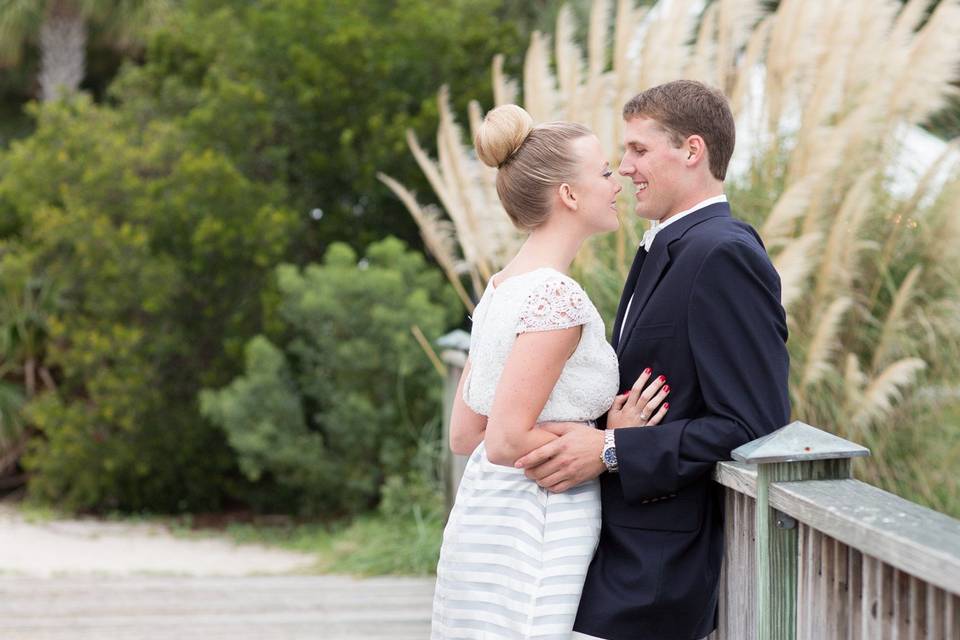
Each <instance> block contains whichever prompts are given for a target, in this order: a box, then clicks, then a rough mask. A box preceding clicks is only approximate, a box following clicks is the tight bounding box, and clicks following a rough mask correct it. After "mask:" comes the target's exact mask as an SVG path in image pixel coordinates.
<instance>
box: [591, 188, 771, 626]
mask: <svg viewBox="0 0 960 640" xmlns="http://www.w3.org/2000/svg"><path fill="white" fill-rule="evenodd" d="M631 295H633V302H632V303H631V305H630V315H629V316H628V317H626V318H624V317H623V316H624V313H625V308H626V306H627V301H628V300H629V299H630V297H631ZM613 336H614V340H613V346H614V348H615V350H616V352H617V355H618V357H619V360H620V388H621V390H625V389H628V388H630V387H631V386H632V385H633V383H634V381H635V380H636V379H637V378H638V377H639V375H640V373H641V372H642V371H643V370H644V369H645V368H646V367H650V368H652V369H653V371H654V373H655V374H662V375H664V376H666V378H667V381H668V384H669V385H670V389H671V391H670V395H669V396H668V402H669V403H670V410H669V412H668V413H667V415H666V418H665V419H664V420H665V421H664V422H663V423H662V424H660V425H658V426H656V427H635V428H624V429H618V430H617V431H616V432H615V439H616V445H617V457H618V459H619V464H620V472H619V473H616V474H610V473H604V474H603V475H602V476H601V477H600V483H601V488H602V504H603V516H602V517H603V524H602V530H601V534H600V544H599V547H598V549H597V553H596V555H595V556H594V559H593V561H592V563H591V565H590V569H589V571H588V573H587V580H586V584H585V586H584V591H583V596H582V598H581V600H580V608H579V612H578V615H577V623H576V627H575V628H576V630H577V631H580V632H582V633H586V634H589V635H593V636H598V637H600V638H606V639H608V640H694V639H699V638H702V637H705V636H706V635H708V634H709V633H710V632H711V631H712V630H713V629H714V628H715V626H716V611H717V595H718V593H717V589H718V581H719V575H720V563H721V560H722V558H723V522H722V518H723V513H722V501H721V497H722V494H721V492H720V488H719V487H718V486H717V485H716V484H715V483H714V482H713V481H712V471H713V468H714V464H715V463H716V462H718V461H720V460H729V459H730V451H731V450H732V449H735V448H737V447H739V446H740V445H742V444H744V443H746V442H749V441H751V440H754V439H756V438H759V437H760V436H763V435H766V434H768V433H770V432H771V431H774V430H776V429H778V428H780V427H782V426H783V425H785V424H787V422H788V420H789V416H790V402H789V398H788V393H787V374H788V369H789V359H788V356H787V348H786V340H787V326H786V316H785V313H784V310H783V306H782V305H781V303H780V278H779V276H778V275H777V272H776V271H775V270H774V268H773V265H772V264H771V263H770V260H769V258H768V256H767V253H766V250H765V249H764V247H763V243H762V242H761V240H760V237H759V236H758V235H757V233H756V232H755V231H754V230H753V228H752V227H750V226H749V225H747V224H745V223H743V222H740V221H739V220H736V219H734V218H733V217H731V215H730V207H729V206H728V205H727V203H719V204H713V205H709V206H707V207H705V208H703V209H701V210H699V211H695V212H693V213H691V214H689V215H687V216H685V217H684V218H681V219H680V220H677V221H676V222H674V223H672V224H670V225H669V226H668V227H665V228H664V229H663V230H662V231H660V232H659V233H658V235H657V237H656V240H655V241H654V243H653V246H652V247H651V249H650V253H649V255H647V253H646V251H644V250H642V249H641V250H640V251H639V252H638V254H637V257H636V259H635V260H634V263H633V267H632V268H631V270H630V275H629V276H628V278H627V283H626V286H625V288H624V291H623V295H622V297H621V300H620V309H619V311H618V312H617V319H616V322H615V323H614V328H613Z"/></svg>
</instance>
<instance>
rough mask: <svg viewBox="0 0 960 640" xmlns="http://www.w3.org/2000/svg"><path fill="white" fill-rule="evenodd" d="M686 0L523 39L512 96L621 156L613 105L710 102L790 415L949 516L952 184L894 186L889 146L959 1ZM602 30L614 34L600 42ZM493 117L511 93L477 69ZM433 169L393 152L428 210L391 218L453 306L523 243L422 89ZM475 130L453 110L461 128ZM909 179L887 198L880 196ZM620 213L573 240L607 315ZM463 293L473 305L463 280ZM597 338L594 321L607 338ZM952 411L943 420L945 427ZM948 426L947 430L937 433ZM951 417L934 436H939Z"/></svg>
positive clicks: (934, 98)
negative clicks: (431, 266)
mask: <svg viewBox="0 0 960 640" xmlns="http://www.w3.org/2000/svg"><path fill="white" fill-rule="evenodd" d="M702 5H703V3H700V2H697V1H695V0H672V1H670V2H667V1H661V2H658V3H656V4H655V5H653V6H652V7H642V8H638V7H635V6H634V5H633V2H631V0H620V1H619V2H618V3H617V5H616V9H615V12H614V10H613V7H612V6H611V3H610V2H608V1H606V0H598V1H597V2H595V3H594V5H593V11H592V14H591V20H590V29H589V36H588V41H587V43H586V47H585V49H586V50H585V51H584V49H583V48H582V47H581V46H579V45H578V44H577V43H575V42H574V40H573V36H572V34H573V33H574V31H575V28H574V27H575V25H574V24H573V22H572V20H573V18H572V13H571V12H570V11H568V10H566V9H565V10H563V11H561V13H560V16H559V19H558V21H557V28H556V34H555V36H554V37H553V38H552V42H551V38H550V37H549V36H546V35H543V34H540V33H534V34H533V36H532V38H531V43H530V47H529V49H528V51H527V55H526V62H525V65H524V78H523V82H522V87H523V95H524V105H525V107H526V108H527V109H528V110H529V111H530V112H531V114H532V115H533V116H534V118H535V119H537V120H540V121H546V120H553V119H566V120H574V121H578V122H583V123H585V124H587V125H589V126H590V127H591V128H592V129H593V130H594V131H595V132H597V134H598V136H599V137H600V139H601V142H602V143H603V145H604V147H605V149H606V150H607V153H608V155H609V157H610V160H611V162H613V163H616V162H617V161H618V154H619V151H620V144H619V140H620V136H621V134H622V122H621V118H620V108H621V106H622V104H623V103H624V102H625V101H626V100H627V99H628V98H629V97H630V96H632V95H633V94H635V93H636V92H638V91H640V90H642V89H644V88H646V87H649V86H651V85H654V84H657V83H660V82H663V81H667V80H670V79H674V78H678V77H688V78H695V79H700V80H703V81H705V82H707V83H709V84H712V85H714V86H718V87H721V88H722V89H723V90H724V91H725V92H726V93H727V95H728V96H729V97H730V101H731V105H732V107H733V109H734V113H735V115H736V117H737V122H738V132H739V144H738V147H737V152H736V155H735V157H734V164H733V175H732V177H731V178H730V179H728V183H727V191H728V195H729V196H730V199H731V201H732V203H733V208H734V211H735V214H736V215H738V216H739V217H741V218H743V219H745V220H747V221H749V222H751V223H752V224H754V225H755V226H756V227H757V228H758V230H760V232H761V235H762V237H763V238H764V241H765V243H766V246H767V249H768V251H769V253H770V255H771V257H772V259H773V262H774V264H775V266H776V267H777V269H778V270H779V272H780V274H781V278H782V282H783V302H784V306H785V307H786V309H787V313H788V318H789V326H790V330H791V336H790V341H789V348H790V354H791V360H792V363H791V367H792V370H791V381H790V392H791V397H792V401H793V413H794V417H795V418H797V419H801V420H804V421H806V422H809V423H811V424H814V425H817V426H820V427H822V428H826V429H828V430H831V431H833V432H836V433H838V434H840V435H842V436H844V437H847V438H850V439H852V440H856V441H859V442H862V443H865V444H867V445H868V446H870V447H871V448H872V449H873V453H874V458H873V461H872V462H871V463H868V464H863V465H860V466H859V467H858V474H859V475H860V476H861V477H863V478H864V479H866V480H868V481H871V482H873V483H875V484H879V485H880V486H883V487H885V488H888V489H891V490H894V491H897V492H898V493H901V494H904V495H907V496H908V497H910V498H912V499H916V500H919V501H922V502H924V503H926V504H929V505H931V506H933V507H935V508H938V509H941V510H944V511H949V512H952V513H955V514H958V515H960V488H958V487H960V483H958V481H957V480H956V479H955V477H954V474H952V473H949V470H950V469H951V468H952V469H955V468H956V463H957V462H958V459H960V427H958V426H957V425H956V424H955V421H956V409H955V407H956V406H957V402H956V400H949V398H955V394H954V392H953V391H952V390H954V389H956V385H957V381H958V380H960V215H958V214H957V211H958V209H960V175H958V170H957V167H956V166H955V165H954V167H953V169H949V168H948V163H947V158H948V157H949V156H948V155H946V154H945V155H944V156H943V157H939V158H927V159H925V162H924V163H923V164H924V166H926V167H928V169H927V170H926V173H925V174H923V175H919V176H913V177H911V176H908V175H905V174H906V172H907V170H906V169H904V168H903V167H904V166H905V164H906V163H905V162H903V160H904V157H903V155H904V153H905V147H904V144H903V140H904V135H905V133H906V132H908V131H910V130H911V128H913V127H916V126H917V125H918V124H919V123H921V122H924V121H926V120H927V119H929V118H930V116H931V115H932V114H934V113H936V112H937V111H938V110H939V109H940V108H941V107H942V106H943V105H944V104H945V102H946V100H947V99H948V98H949V97H950V96H951V95H952V94H953V93H954V92H955V88H954V87H952V86H951V84H950V83H951V81H952V80H954V79H956V77H957V74H958V70H960V66H958V64H960V5H958V3H957V2H956V0H945V1H943V2H940V3H939V4H938V5H937V6H936V8H935V9H934V10H933V12H932V13H930V12H928V9H929V7H928V5H929V2H927V1H925V0H924V1H918V0H910V1H909V2H907V3H906V4H901V3H900V2H896V1H893V0H889V1H887V0H818V1H817V2H808V1H805V0H784V1H783V2H781V3H780V5H779V7H778V8H777V10H776V12H774V13H765V12H764V10H763V3H762V2H759V1H752V0H717V1H715V2H711V3H709V4H708V5H707V7H706V9H705V10H700V9H701V8H702ZM611 18H613V22H612V26H611ZM493 79H494V87H495V90H494V103H495V104H502V103H505V102H510V101H517V100H518V93H519V88H520V86H521V83H520V82H518V81H517V80H515V79H511V78H508V77H506V76H505V75H504V73H503V69H502V59H501V58H497V59H495V60H494V61H493ZM439 103H440V113H441V118H440V125H439V128H438V133H437V135H438V143H439V144H438V148H439V157H438V159H436V160H434V159H431V158H428V157H427V156H426V154H424V153H423V151H422V150H421V149H420V147H419V145H418V144H417V141H416V140H415V139H413V138H412V136H411V139H410V145H411V149H412V150H413V153H414V156H415V158H416V160H417V162H418V163H420V166H421V167H422V168H423V170H424V172H425V173H426V175H427V176H428V177H429V178H430V182H431V184H432V186H433V188H434V190H435V191H436V195H437V197H438V199H439V201H440V204H441V207H437V206H435V205H421V204H419V203H418V202H417V200H416V199H415V198H414V196H413V195H412V194H410V193H409V192H407V191H406V190H405V189H404V188H403V186H402V185H400V184H398V183H396V182H395V181H392V180H390V179H389V177H387V176H383V177H382V179H383V180H384V182H385V183H386V184H387V185H388V186H389V187H390V188H391V189H393V190H394V192H395V193H397V195H398V196H399V197H401V198H402V199H404V201H405V202H406V203H407V205H408V208H410V210H411V213H412V214H413V215H414V217H415V218H416V219H417V221H418V223H420V227H421V230H422V232H423V237H424V240H425V242H426V245H427V247H428V249H429V251H430V252H431V253H432V254H433V255H434V256H435V257H436V258H437V260H438V261H439V262H440V264H441V265H442V266H443V267H444V269H445V270H446V271H447V274H448V277H450V279H451V282H453V283H454V286H455V287H458V290H460V291H461V297H462V298H464V299H465V300H464V302H465V305H466V306H467V308H468V309H470V308H471V306H472V300H473V299H475V298H476V296H477V295H478V294H479V292H480V291H481V290H482V288H483V284H484V283H485V280H486V278H488V277H489V276H490V274H491V272H494V271H496V270H497V269H498V268H500V267H501V266H502V265H503V264H504V261H505V260H507V259H508V258H509V256H510V255H512V253H513V251H514V250H515V248H516V246H517V244H518V243H519V242H520V241H521V239H522V238H521V237H520V235H519V234H517V233H516V232H515V231H513V230H512V229H511V228H510V227H509V226H508V222H507V218H506V215H505V214H504V213H503V211H502V210H501V208H500V205H499V203H498V201H497V198H496V193H495V189H494V178H495V171H494V170H493V169H489V168H487V167H485V166H483V165H482V164H480V163H479V162H478V161H477V160H476V158H475V157H474V155H473V153H472V150H471V148H470V145H469V144H467V143H466V142H464V140H463V137H464V136H463V134H462V132H461V130H460V128H459V127H458V125H457V123H456V122H455V121H454V118H453V116H452V114H451V113H450V109H449V106H448V105H447V94H446V89H441V90H440V94H439ZM481 117H482V110H481V108H480V106H479V104H478V103H477V102H474V103H472V104H471V110H470V124H471V129H475V128H476V126H477V124H478V123H479V122H480V120H481ZM903 184H913V185H915V187H914V188H913V191H912V193H909V194H906V195H903V194H901V193H900V192H899V191H898V190H897V189H893V188H892V185H901V186H902V185H903ZM628 191H629V189H625V192H624V194H623V200H622V202H621V219H622V222H623V224H622V225H621V230H620V231H619V232H617V233H616V234H611V235H609V236H607V237H603V238H597V239H595V240H594V241H592V242H591V243H590V244H589V245H588V246H587V247H586V248H585V250H584V251H582V252H581V255H580V256H579V257H578V259H577V263H576V264H575V271H576V274H577V276H578V277H579V278H580V280H581V281H582V282H583V283H584V285H585V287H586V288H587V290H588V291H589V292H590V294H591V296H592V297H593V298H594V299H595V301H596V302H597V303H598V306H599V307H600V308H601V311H602V312H604V313H605V315H606V317H607V319H608V321H609V319H610V318H611V317H612V314H613V310H614V308H615V304H616V299H617V297H618V295H619V287H620V285H621V283H622V281H623V277H624V275H625V273H626V271H627V268H628V266H629V261H630V260H631V258H632V255H633V252H634V248H635V247H636V245H637V239H638V236H639V233H640V231H641V230H640V229H638V223H637V222H636V221H635V220H634V219H633V217H632V216H631V215H630V213H629V209H630V205H629V204H628V201H629V195H630V194H629V193H627V192H628ZM464 282H466V283H468V287H469V288H470V289H472V295H469V296H468V294H467V291H466V288H465V287H463V286H462V284H463V283H464ZM608 324H609V322H608ZM951 411H953V412H954V413H950V412H951ZM951 416H952V417H951ZM948 420H953V422H952V423H951V422H949V421H948Z"/></svg>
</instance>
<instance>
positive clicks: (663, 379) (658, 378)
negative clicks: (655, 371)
mask: <svg viewBox="0 0 960 640" xmlns="http://www.w3.org/2000/svg"><path fill="white" fill-rule="evenodd" d="M666 381H667V379H666V378H664V377H663V376H659V377H657V382H666Z"/></svg>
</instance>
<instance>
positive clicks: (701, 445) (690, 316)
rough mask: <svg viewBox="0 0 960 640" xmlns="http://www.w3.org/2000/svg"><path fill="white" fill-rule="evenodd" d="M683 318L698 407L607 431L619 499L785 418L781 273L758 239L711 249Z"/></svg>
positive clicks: (681, 479)
mask: <svg viewBox="0 0 960 640" xmlns="http://www.w3.org/2000/svg"><path fill="white" fill-rule="evenodd" d="M687 321H688V327H689V339H690V346H691V350H692V353H693V358H694V362H695V364H696V373H697V379H698V381H699V383H700V389H701V393H702V394H703V399H704V404H705V412H704V415H702V416H700V417H697V418H694V419H690V420H675V421H671V422H667V423H666V424H663V425H660V426H657V427H652V428H650V427H645V428H626V429H618V430H617V431H616V436H615V437H616V444H617V458H618V461H619V465H620V482H621V486H622V488H623V494H624V498H625V499H626V500H627V501H628V502H640V501H643V500H645V499H649V498H653V497H659V496H663V495H665V494H670V493H675V492H676V491H677V490H678V489H680V488H682V487H684V486H686V485H688V484H690V483H692V482H694V481H695V480H697V479H699V478H700V477H702V476H703V475H704V474H706V473H709V472H710V471H711V470H712V468H713V466H714V464H715V463H716V462H718V461H720V460H729V459H730V451H731V450H733V449H735V448H737V447H739V446H740V445H742V444H745V443H747V442H749V441H751V440H754V439H756V438H758V437H760V436H763V435H766V434H767V433H770V432H772V431H774V430H775V429H778V428H780V427H782V426H783V425H785V424H786V423H787V421H788V420H789V417H790V401H789V396H788V390H787V376H788V373H789V356H788V354H787V348H786V339H787V327H786V317H785V314H784V311H783V307H782V305H781V304H780V278H779V276H778V275H777V273H776V271H775V270H774V269H773V266H772V265H771V264H770V261H769V259H768V258H767V256H766V253H765V252H764V251H763V249H762V247H760V246H758V245H754V244H752V243H748V242H744V241H733V242H726V243H722V244H720V245H718V246H717V247H715V248H714V249H713V250H712V251H711V252H710V254H709V255H708V256H707V257H706V259H705V260H704V261H703V264H702V265H701V268H700V270H699V273H698V274H697V276H696V278H695V281H694V285H693V288H692V291H691V294H690V299H689V303H688V308H687Z"/></svg>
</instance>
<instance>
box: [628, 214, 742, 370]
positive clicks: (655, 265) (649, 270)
mask: <svg viewBox="0 0 960 640" xmlns="http://www.w3.org/2000/svg"><path fill="white" fill-rule="evenodd" d="M729 215H730V205H729V204H728V203H726V202H718V203H716V204H712V205H710V206H708V207H704V208H703V209H701V210H700V211H696V212H694V213H691V214H690V215H688V216H685V217H683V218H681V219H680V220H677V221H676V222H675V223H673V224H671V225H669V226H668V227H666V228H665V229H663V231H660V232H659V233H658V234H657V238H656V240H654V242H653V246H651V247H650V255H649V256H647V258H646V260H643V261H642V266H641V268H640V269H639V274H638V278H637V283H636V285H635V287H633V288H632V289H627V288H626V287H625V290H624V296H623V297H626V298H627V299H628V300H629V296H628V295H627V291H628V290H632V292H633V302H631V303H630V315H629V316H628V317H626V318H624V319H623V327H622V329H621V330H620V332H619V334H618V337H619V339H618V340H617V343H616V344H615V345H614V350H615V351H616V352H617V355H618V356H619V355H620V354H621V353H622V352H623V346H624V345H626V344H627V342H628V341H629V340H630V334H631V333H633V328H634V327H635V326H636V324H637V319H638V318H639V317H640V314H641V313H642V312H643V308H644V307H645V306H646V304H647V301H648V300H649V299H650V296H651V295H653V292H654V290H656V288H657V284H659V282H660V279H661V277H662V276H663V272H664V271H666V269H667V265H669V264H670V245H671V244H673V243H674V242H676V241H677V240H679V239H680V238H682V237H683V236H684V234H685V233H687V231H689V230H690V229H692V228H693V227H695V226H697V225H698V224H700V223H701V222H704V221H705V220H709V219H710V218H716V217H719V216H729ZM634 263H635V264H636V261H634ZM631 275H632V270H631ZM627 284H628V285H629V282H628V283H627ZM620 303H621V307H625V306H626V305H625V303H624V301H623V299H622V298H621V300H620ZM617 316H618V317H619V316H620V312H619V311H618V312H617Z"/></svg>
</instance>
